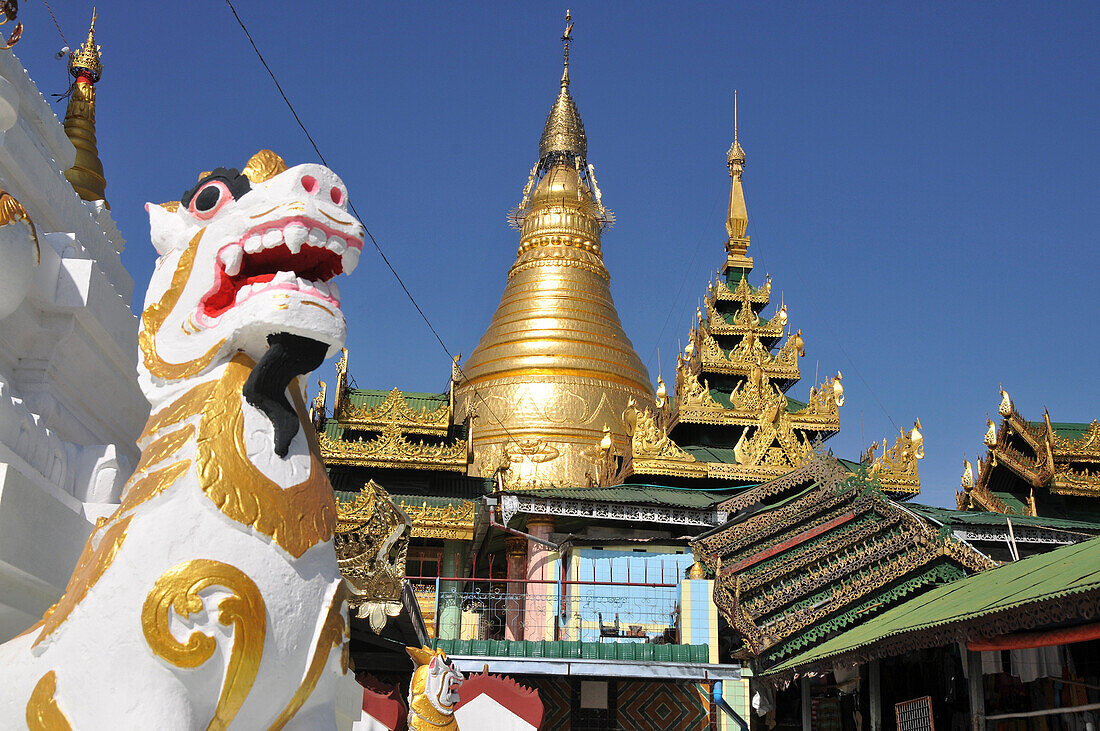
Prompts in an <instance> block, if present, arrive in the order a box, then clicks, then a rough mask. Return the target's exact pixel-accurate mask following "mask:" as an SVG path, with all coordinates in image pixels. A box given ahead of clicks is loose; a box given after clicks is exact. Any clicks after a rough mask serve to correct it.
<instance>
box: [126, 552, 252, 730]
mask: <svg viewBox="0 0 1100 731" xmlns="http://www.w3.org/2000/svg"><path fill="white" fill-rule="evenodd" d="M211 586H218V587H224V588H225V589H228V590H229V591H230V592H232V595H231V596H228V597H225V598H223V599H222V600H221V601H219V602H218V621H219V622H220V623H221V624H223V625H225V626H226V627H229V626H232V627H233V648H232V650H231V652H230V654H229V665H228V667H227V668H226V671H225V681H224V682H223V683H222V690H221V695H219V696H218V705H217V707H216V708H215V709H214V717H213V718H212V719H211V720H210V723H209V724H208V725H207V727H206V728H207V730H208V731H213V730H215V729H224V728H227V727H228V726H229V724H230V723H231V722H232V721H233V719H234V717H236V715H237V712H238V711H239V710H240V709H241V706H242V705H243V704H244V701H245V698H247V697H248V693H249V691H250V690H252V683H253V681H254V680H255V679H256V673H257V672H258V671H259V669H260V660H261V658H262V657H263V651H264V637H265V635H266V634H267V611H266V608H265V606H264V601H263V597H261V596H260V589H259V588H258V587H257V586H256V584H255V582H253V581H252V579H250V578H248V576H246V575H245V574H244V572H243V571H241V570H240V569H238V568H236V567H234V566H230V565H229V564H225V563H222V562H220V561H214V560H211V559H205V558H203V559H194V560H191V561H184V562H182V563H179V564H177V565H175V566H173V567H172V568H170V569H168V571H166V572H164V573H163V574H161V576H160V578H158V579H157V580H156V583H155V584H154V585H153V589H152V590H151V591H150V592H149V596H147V597H146V598H145V605H144V606H143V607H142V610H141V626H142V629H143V630H144V632H145V641H146V642H148V643H149V647H150V648H151V649H152V650H153V652H154V653H156V654H157V655H159V656H160V657H162V658H164V659H165V660H167V661H168V662H170V663H171V664H172V665H175V666H176V667H180V668H197V667H198V666H200V665H202V664H203V663H205V662H206V661H207V660H209V659H210V658H211V657H212V656H213V654H214V650H215V649H216V647H217V640H215V639H214V638H213V637H212V636H210V635H208V634H204V633H203V632H200V631H199V630H195V631H194V632H192V633H191V636H190V637H188V638H187V642H185V643H181V642H180V641H179V640H177V639H176V638H175V636H173V635H172V632H171V629H170V627H169V621H170V614H169V611H170V610H173V611H175V612H176V614H178V615H179V616H181V617H183V618H184V619H187V618H188V617H190V616H191V615H192V614H193V613H195V612H201V611H202V610H203V602H202V597H200V596H199V593H200V592H202V591H203V590H204V589H207V588H209V587H211Z"/></svg>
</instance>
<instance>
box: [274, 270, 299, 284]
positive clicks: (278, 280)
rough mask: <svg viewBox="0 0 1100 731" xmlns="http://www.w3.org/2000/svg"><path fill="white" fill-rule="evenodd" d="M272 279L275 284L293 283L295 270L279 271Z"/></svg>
mask: <svg viewBox="0 0 1100 731" xmlns="http://www.w3.org/2000/svg"><path fill="white" fill-rule="evenodd" d="M271 281H272V282H273V283H275V284H291V283H293V282H294V272H279V273H278V274H276V275H275V278H274V279H272V280H271Z"/></svg>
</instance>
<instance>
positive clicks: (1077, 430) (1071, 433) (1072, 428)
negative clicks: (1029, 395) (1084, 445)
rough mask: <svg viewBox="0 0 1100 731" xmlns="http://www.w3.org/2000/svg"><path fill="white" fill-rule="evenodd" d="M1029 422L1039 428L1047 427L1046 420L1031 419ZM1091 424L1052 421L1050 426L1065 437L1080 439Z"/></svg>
mask: <svg viewBox="0 0 1100 731" xmlns="http://www.w3.org/2000/svg"><path fill="white" fill-rule="evenodd" d="M1028 424H1030V425H1031V426H1033V427H1035V428H1037V429H1046V428H1047V425H1046V422H1043V421H1029V422H1028ZM1089 426H1090V425H1089V424H1084V423H1081V422H1077V421H1052V422H1050V428H1051V429H1053V430H1054V433H1055V434H1057V435H1058V436H1060V437H1062V438H1063V439H1080V438H1081V437H1083V436H1084V435H1085V432H1087V431H1088V430H1089Z"/></svg>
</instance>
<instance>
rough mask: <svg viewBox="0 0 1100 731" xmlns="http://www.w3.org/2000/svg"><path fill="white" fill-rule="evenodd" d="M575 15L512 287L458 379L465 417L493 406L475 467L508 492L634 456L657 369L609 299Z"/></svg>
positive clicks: (484, 414) (582, 480)
mask: <svg viewBox="0 0 1100 731" xmlns="http://www.w3.org/2000/svg"><path fill="white" fill-rule="evenodd" d="M572 29H573V24H572V18H571V17H570V15H569V14H568V13H567V14H566V26H565V33H564V34H563V36H562V42H563V44H564V46H565V52H564V65H565V69H564V71H563V73H562V78H561V88H560V90H559V92H558V96H557V99H556V100H555V101H554V105H553V107H552V108H551V110H550V115H549V117H548V118H547V120H546V128H545V129H544V130H543V133H542V138H541V139H540V141H539V161H538V163H537V164H536V165H535V167H534V168H533V169H532V170H531V173H530V175H529V177H528V180H527V186H526V188H525V189H524V193H523V200H522V201H521V202H520V204H519V206H517V207H516V209H514V210H513V212H512V214H511V216H510V218H511V220H512V223H513V225H515V226H516V227H517V228H519V230H520V239H519V247H518V250H517V252H516V260H515V263H514V264H513V265H512V268H511V269H510V270H509V271H508V279H507V283H506V284H505V287H504V293H503V295H502V297H501V300H500V305H499V306H498V307H497V311H496V313H495V314H494V315H493V318H492V320H491V321H490V323H489V327H488V329H487V330H486V331H485V334H484V335H483V336H482V337H481V340H480V342H479V343H478V345H477V348H476V349H475V350H474V352H473V353H472V354H471V355H470V357H469V358H468V359H467V360H466V362H465V363H464V364H463V367H462V373H463V375H464V376H465V380H463V381H462V383H460V384H458V385H456V386H455V413H456V417H460V416H461V415H462V414H465V413H468V412H469V410H470V408H471V407H476V405H477V404H478V403H481V402H484V403H486V404H490V405H491V406H490V407H489V408H486V409H482V410H481V411H480V412H479V421H478V431H477V432H476V433H475V435H474V436H473V437H472V444H473V449H474V454H475V457H474V461H473V463H472V465H471V474H480V475H482V476H485V477H491V476H493V475H494V474H498V473H499V474H500V475H501V477H502V479H503V482H504V484H505V485H506V486H508V487H509V488H523V487H540V486H541V487H547V486H550V485H557V486H570V487H577V486H584V485H587V484H589V482H588V479H587V478H586V475H588V474H590V473H591V471H592V469H593V463H592V461H591V459H590V456H591V455H592V454H593V452H592V450H593V449H597V450H602V453H603V454H610V453H611V452H612V451H613V452H614V453H615V454H616V455H620V456H621V455H623V454H626V450H627V449H628V448H629V447H628V445H629V443H630V439H631V437H630V434H629V433H628V431H627V428H626V426H625V424H624V422H623V419H622V414H623V413H624V410H625V409H627V408H628V405H629V404H631V403H633V404H635V405H637V406H638V408H639V409H645V408H646V407H649V408H650V409H652V407H653V404H654V397H653V388H652V386H651V385H650V380H649V372H648V371H647V370H646V367H645V365H644V364H643V363H642V359H641V358H640V357H638V354H637V353H636V352H635V350H634V346H633V345H632V344H631V342H630V339H629V338H628V337H627V335H626V333H625V332H624V331H623V327H622V323H621V321H620V320H619V315H618V312H617V311H616V309H615V303H614V301H613V300H612V297H611V289H610V279H611V275H610V274H609V273H608V271H607V267H606V266H605V264H604V261H603V253H602V249H601V234H602V232H603V231H604V230H605V229H606V227H607V226H608V224H609V223H610V221H611V218H610V213H609V212H608V211H607V210H606V209H605V208H604V207H603V204H602V203H601V201H600V199H601V195H600V191H599V187H598V186H597V185H596V179H595V171H594V169H593V167H592V166H591V165H589V164H588V162H587V159H586V155H587V139H586V137H585V134H584V126H583V125H582V124H581V119H580V115H579V114H578V113H577V107H576V104H574V102H573V98H572V97H571V96H570V94H569V44H570V41H571V40H572Z"/></svg>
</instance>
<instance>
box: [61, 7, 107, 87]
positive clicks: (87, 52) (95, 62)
mask: <svg viewBox="0 0 1100 731" xmlns="http://www.w3.org/2000/svg"><path fill="white" fill-rule="evenodd" d="M95 20H96V12H95V9H94V8H93V9H92V25H91V26H90V27H89V28H88V38H87V40H85V41H84V45H83V46H81V47H80V48H77V49H76V51H74V52H73V53H71V54H69V73H70V74H72V76H73V78H77V79H79V78H80V77H82V76H83V77H84V78H86V79H88V81H91V82H92V83H93V84H94V83H96V82H97V81H99V77H100V75H101V74H102V73H103V63H102V62H101V61H100V55H99V52H100V50H101V49H100V47H99V46H97V45H96V43H95Z"/></svg>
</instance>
